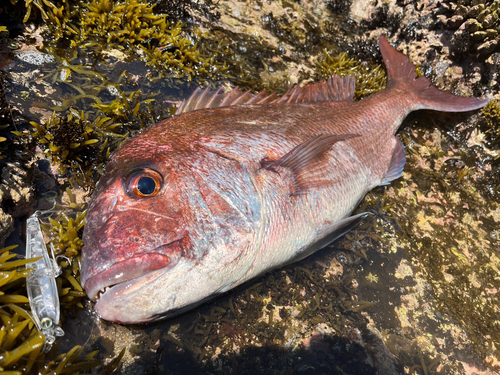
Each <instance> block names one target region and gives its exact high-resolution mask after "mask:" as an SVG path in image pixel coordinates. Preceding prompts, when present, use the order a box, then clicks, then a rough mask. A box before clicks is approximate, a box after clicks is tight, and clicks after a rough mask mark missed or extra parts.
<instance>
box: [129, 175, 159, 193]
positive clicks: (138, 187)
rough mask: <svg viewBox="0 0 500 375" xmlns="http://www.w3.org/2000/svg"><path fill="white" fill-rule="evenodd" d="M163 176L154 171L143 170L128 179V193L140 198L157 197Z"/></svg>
mask: <svg viewBox="0 0 500 375" xmlns="http://www.w3.org/2000/svg"><path fill="white" fill-rule="evenodd" d="M162 182H163V179H162V177H161V174H159V173H158V172H156V171H155V170H152V169H141V170H138V171H135V172H132V174H131V175H130V176H129V177H128V178H127V182H126V184H127V191H128V192H129V193H131V194H132V195H134V196H136V197H139V198H149V197H153V196H155V195H156V194H157V193H158V192H159V191H160V188H161V185H162Z"/></svg>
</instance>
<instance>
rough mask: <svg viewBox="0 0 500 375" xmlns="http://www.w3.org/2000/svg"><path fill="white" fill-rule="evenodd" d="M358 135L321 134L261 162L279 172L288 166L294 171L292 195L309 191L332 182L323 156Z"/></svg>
mask: <svg viewBox="0 0 500 375" xmlns="http://www.w3.org/2000/svg"><path fill="white" fill-rule="evenodd" d="M354 137H358V135H357V134H320V135H317V136H315V137H313V138H311V139H309V140H308V141H305V142H304V143H302V144H300V145H298V146H296V147H294V148H293V149H292V150H291V151H290V152H288V153H287V154H285V155H283V156H282V157H281V158H279V159H278V160H276V161H274V162H272V163H265V162H261V164H262V166H263V168H266V169H268V170H271V171H274V172H278V171H277V169H278V168H279V167H281V168H288V169H290V170H291V171H292V172H293V177H294V190H293V192H292V193H291V194H290V195H300V194H304V193H307V191H308V190H309V189H311V188H316V187H320V186H324V185H328V184H330V183H331V181H329V180H328V179H327V178H326V175H327V173H325V164H324V163H320V162H321V161H322V159H323V156H324V155H325V154H326V153H327V151H328V150H330V148H331V147H332V146H333V145H334V144H335V143H337V142H340V141H345V140H346V139H349V138H354Z"/></svg>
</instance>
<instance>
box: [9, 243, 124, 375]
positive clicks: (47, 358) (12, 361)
mask: <svg viewBox="0 0 500 375" xmlns="http://www.w3.org/2000/svg"><path fill="white" fill-rule="evenodd" d="M16 246H17V245H13V246H9V247H6V248H3V249H0V371H3V372H5V373H12V374H35V373H36V374H68V373H75V372H76V371H80V372H81V373H95V372H94V371H93V369H95V368H96V367H98V366H99V368H100V370H99V373H100V374H110V373H111V372H113V371H114V370H115V369H116V367H117V366H118V364H119V362H120V360H121V358H122V357H123V354H124V350H123V351H122V352H121V353H120V355H119V356H118V357H116V358H115V359H114V360H113V361H111V362H110V363H109V364H108V365H106V366H104V365H103V364H102V362H101V361H100V360H97V359H95V358H94V357H95V355H96V354H97V351H94V352H91V353H88V354H86V355H82V353H83V348H82V347H80V346H75V347H74V348H73V349H71V350H70V351H69V352H68V353H63V354H59V355H58V354H57V349H58V346H59V345H58V343H57V342H56V344H55V345H54V346H53V347H52V349H51V350H50V352H49V353H42V345H43V340H44V338H43V335H42V334H41V333H40V332H39V331H38V329H37V328H36V326H35V324H34V322H33V320H32V317H31V314H30V311H29V301H28V298H27V297H26V287H25V279H26V277H27V276H28V274H29V271H28V270H27V269H26V268H25V267H24V265H25V264H26V263H28V262H31V261H32V260H26V259H20V260H13V259H14V258H15V257H16V256H17V254H15V253H14V254H11V253H10V251H11V250H13V249H14V248H15V247H16Z"/></svg>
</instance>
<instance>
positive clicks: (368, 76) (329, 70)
mask: <svg viewBox="0 0 500 375" xmlns="http://www.w3.org/2000/svg"><path fill="white" fill-rule="evenodd" d="M316 74H317V76H318V78H322V79H324V80H325V81H326V80H327V79H328V78H330V76H332V75H338V76H340V77H344V76H346V75H349V74H352V75H354V76H355V77H356V91H355V97H356V98H358V99H359V98H362V97H364V96H368V95H371V94H375V93H376V92H379V91H380V90H383V89H384V88H385V85H386V74H385V71H384V69H383V68H382V67H381V66H380V65H378V64H372V63H369V64H363V63H361V62H359V61H358V60H356V59H353V58H349V57H348V55H347V53H345V52H343V53H341V54H339V55H338V56H336V57H332V56H331V55H330V53H329V52H328V51H327V50H326V49H325V50H323V56H322V57H320V58H319V59H318V61H317V62H316Z"/></svg>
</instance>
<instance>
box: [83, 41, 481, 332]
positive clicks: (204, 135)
mask: <svg viewBox="0 0 500 375" xmlns="http://www.w3.org/2000/svg"><path fill="white" fill-rule="evenodd" d="M379 45H380V50H381V52H382V56H383V58H384V62H385V65H386V68H387V74H388V83H387V89H385V90H384V91H381V92H380V93H378V94H375V95H373V96H371V97H369V98H366V99H364V100H361V101H358V102H353V101H352V97H353V93H354V80H353V78H352V77H346V78H339V77H332V78H331V79H330V80H329V81H328V82H319V83H315V84H312V85H309V86H306V87H304V88H296V89H293V90H290V91H289V92H287V93H286V94H285V95H284V96H283V97H280V98H278V97H276V96H274V95H267V94H265V93H261V94H258V95H252V94H250V93H242V92H240V91H239V90H237V89H235V90H233V91H231V92H229V93H226V94H221V93H219V92H215V93H211V92H209V91H207V90H205V91H202V90H199V91H197V92H195V94H193V96H192V97H191V98H190V99H189V100H188V101H187V102H185V103H184V104H183V105H182V106H181V107H180V108H179V110H178V115H176V116H174V117H172V118H169V119H167V120H165V121H162V122H160V123H158V124H156V125H155V126H152V127H151V128H148V129H146V130H144V131H143V132H142V133H141V134H139V135H137V136H136V137H134V138H133V139H130V140H128V141H127V142H125V143H123V145H122V146H121V147H120V148H119V149H118V150H117V151H116V152H115V153H114V154H113V156H112V158H111V160H110V162H109V163H108V165H107V167H106V170H105V173H104V174H103V176H102V177H101V180H100V181H99V184H98V186H97V188H96V191H95V192H94V195H93V197H92V202H91V204H90V207H89V211H88V215H87V222H86V225H85V231H84V235H83V241H84V248H83V251H82V283H83V285H84V287H85V290H86V292H87V294H88V296H89V298H90V299H92V300H94V301H96V304H95V309H96V311H97V313H98V314H99V315H100V316H101V317H102V318H103V319H106V320H111V321H116V322H122V323H140V322H150V321H154V320H158V319H162V318H166V317H170V316H174V315H176V314H179V313H181V312H183V311H186V310H188V309H191V308H193V307H195V306H197V305H199V304H201V303H202V302H203V301H206V300H207V299H210V298H213V297H215V296H217V295H218V294H221V293H224V292H226V291H228V290H230V289H232V288H234V287H235V286H237V285H240V284H242V283H244V282H245V281H248V280H250V279H252V278H254V277H256V276H258V275H261V274H263V273H265V272H267V271H270V270H272V269H274V268H277V267H281V266H283V265H285V264H288V263H291V262H293V261H295V260H298V259H301V258H304V257H306V256H308V255H309V254H311V253H312V252H314V251H316V250H317V249H319V248H321V247H322V246H325V245H326V244H328V243H330V242H331V241H333V240H334V239H335V238H337V237H339V236H340V235H342V234H343V233H345V232H346V231H348V230H349V229H350V228H352V227H353V226H355V225H356V224H357V223H358V222H359V221H360V220H361V219H362V218H363V217H364V216H365V214H360V215H356V216H350V215H351V213H352V211H353V210H354V209H355V208H356V206H357V205H358V203H359V201H360V200H361V199H362V198H363V197H364V196H365V194H366V193H367V192H368V191H370V189H372V188H374V187H376V186H378V185H383V184H387V183H389V182H390V181H392V180H394V179H396V178H398V177H400V176H401V174H402V170H403V166H404V163H405V156H404V149H403V145H402V144H401V142H400V141H399V140H398V138H397V137H396V136H395V133H396V131H397V129H398V127H399V126H400V124H401V122H402V121H403V119H404V118H405V117H406V116H407V115H408V113H410V112H411V111H414V110H417V109H433V110H439V111H452V112H454V111H470V110H475V109H478V108H481V107H482V106H484V105H485V104H486V103H487V102H488V99H482V100H481V99H476V98H465V97H457V96H454V95H452V94H449V93H446V92H444V91H440V90H438V89H437V88H435V87H433V86H431V84H430V82H429V81H428V80H427V78H425V77H419V78H416V77H415V67H414V66H413V64H411V63H410V62H409V61H408V59H407V58H406V57H405V56H404V55H403V54H401V53H399V52H397V51H396V50H395V49H394V48H392V47H391V46H390V45H389V43H388V42H387V41H386V40H385V39H384V38H383V37H381V38H380V40H379Z"/></svg>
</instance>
